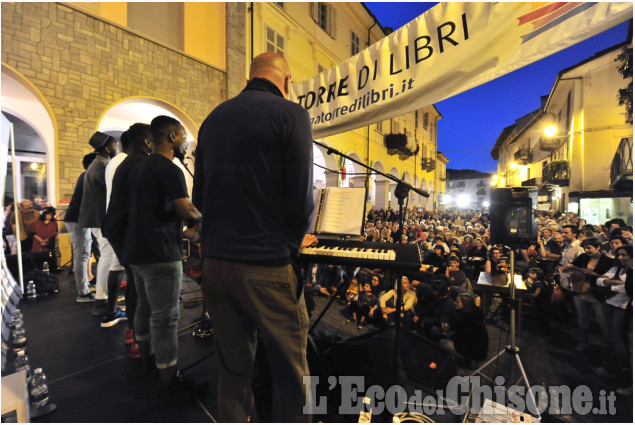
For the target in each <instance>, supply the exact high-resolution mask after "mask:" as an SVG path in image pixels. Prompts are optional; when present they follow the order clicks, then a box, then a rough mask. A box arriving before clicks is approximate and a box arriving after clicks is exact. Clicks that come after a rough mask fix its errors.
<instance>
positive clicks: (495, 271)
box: [485, 247, 509, 286]
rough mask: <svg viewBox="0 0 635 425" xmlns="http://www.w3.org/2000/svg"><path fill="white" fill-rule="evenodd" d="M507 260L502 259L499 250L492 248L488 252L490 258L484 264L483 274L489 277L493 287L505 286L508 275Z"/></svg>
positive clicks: (505, 258)
mask: <svg viewBox="0 0 635 425" xmlns="http://www.w3.org/2000/svg"><path fill="white" fill-rule="evenodd" d="M508 261H509V259H508V258H507V257H503V253H502V251H501V250H500V248H497V247H493V248H492V249H491V250H490V258H489V260H487V261H486V262H485V273H487V274H488V275H489V278H490V281H491V282H492V283H493V284H494V285H502V286H504V285H506V284H507V273H509V264H508Z"/></svg>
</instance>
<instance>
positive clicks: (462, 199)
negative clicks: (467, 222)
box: [456, 194, 470, 208]
mask: <svg viewBox="0 0 635 425" xmlns="http://www.w3.org/2000/svg"><path fill="white" fill-rule="evenodd" d="M456 204H457V205H458V206H459V207H460V208H465V207H467V206H468V205H470V197H469V196H467V195H465V194H463V195H459V196H457V197H456Z"/></svg>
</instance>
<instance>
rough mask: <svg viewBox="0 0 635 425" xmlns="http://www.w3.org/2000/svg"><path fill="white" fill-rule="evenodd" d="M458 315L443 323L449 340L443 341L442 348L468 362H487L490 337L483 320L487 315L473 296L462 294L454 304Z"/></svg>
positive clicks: (443, 328)
mask: <svg viewBox="0 0 635 425" xmlns="http://www.w3.org/2000/svg"><path fill="white" fill-rule="evenodd" d="M454 308H455V310H456V314H455V315H452V316H451V317H450V319H449V320H448V321H447V322H444V323H442V325H441V326H442V330H443V331H445V332H447V333H448V336H449V339H447V338H445V339H443V340H442V341H441V346H443V347H444V348H446V349H447V350H448V351H450V352H452V353H454V354H455V355H456V356H457V357H460V358H462V359H464V360H466V361H467V363H468V364H467V365H466V366H467V367H470V366H471V364H470V363H471V361H473V360H477V361H481V360H485V358H486V357H487V349H488V348H489V335H488V333H487V328H486V327H485V323H484V322H483V320H484V319H485V315H484V314H483V311H482V310H481V309H480V308H478V306H477V305H476V304H475V302H474V298H473V296H472V295H471V294H468V293H461V294H458V296H457V297H456V301H455V302H454Z"/></svg>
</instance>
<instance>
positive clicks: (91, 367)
mask: <svg viewBox="0 0 635 425" xmlns="http://www.w3.org/2000/svg"><path fill="white" fill-rule="evenodd" d="M57 276H58V277H59V279H60V292H59V294H56V295H51V296H48V297H43V298H41V299H38V300H37V301H36V302H33V303H29V302H26V301H23V302H22V303H21V306H20V308H21V310H22V312H23V314H24V322H25V328H26V331H27V351H28V355H29V356H30V357H31V367H32V369H35V368H37V367H42V368H43V369H44V372H45V373H46V375H47V376H48V379H49V388H50V402H51V403H56V404H57V410H56V411H55V412H53V413H52V414H50V415H48V416H44V417H41V418H37V419H34V420H33V422H85V423H94V422H213V421H214V416H215V415H216V401H215V400H216V382H217V370H216V363H215V358H214V356H213V343H212V341H213V337H208V338H205V339H201V338H198V337H194V336H192V329H191V328H189V329H185V330H183V331H181V332H180V333H179V366H180V368H182V369H184V368H188V366H189V365H192V364H194V366H193V367H191V368H190V369H189V370H187V372H186V375H189V376H192V377H194V378H195V379H197V380H199V381H201V380H207V381H208V382H209V384H210V387H209V392H208V393H207V395H206V396H205V397H203V398H201V399H200V400H198V402H196V403H192V404H191V405H190V406H188V407H186V408H179V409H169V408H166V407H164V406H161V405H159V404H158V403H157V401H156V399H157V397H156V391H157V390H156V388H157V382H156V381H154V382H151V383H143V382H141V380H140V379H139V376H138V362H139V361H138V360H131V359H129V358H128V347H127V346H126V345H125V344H124V334H125V331H126V329H127V326H126V325H125V323H120V324H118V325H116V326H114V327H112V328H107V329H102V328H100V326H99V317H98V316H93V315H92V314H91V309H92V303H76V302H75V289H74V281H73V278H72V277H71V278H69V277H68V270H67V269H64V270H63V271H62V272H60V273H59V274H57ZM200 297H201V292H200V287H199V286H198V284H196V283H195V282H194V281H192V280H191V279H189V278H187V277H186V278H185V279H184V282H183V289H182V298H183V302H182V303H181V320H180V323H179V328H180V329H182V328H185V327H186V326H188V325H190V324H191V323H193V322H195V321H196V320H198V319H199V318H200V316H201V313H202V305H201V303H196V302H195V303H194V304H195V305H194V306H193V307H191V308H185V306H186V305H189V304H191V303H188V301H190V300H196V299H200ZM326 303H327V299H325V298H322V297H317V299H316V309H315V313H314V315H313V318H312V319H313V320H314V319H315V318H316V317H317V316H318V315H319V313H320V311H321V310H322V309H323V308H324V306H325V305H326ZM525 317H527V315H525ZM346 318H347V316H346V313H345V307H344V306H343V305H341V304H339V303H337V302H335V303H333V305H332V306H331V308H330V309H329V311H328V312H327V314H326V315H325V316H324V318H323V319H322V321H321V322H320V323H319V325H318V329H320V330H323V331H328V332H330V333H333V334H336V335H338V336H340V337H343V338H350V337H354V336H357V335H361V334H363V333H366V332H369V331H371V330H373V329H374V327H373V326H367V327H366V328H365V329H364V330H358V329H357V328H356V327H355V326H353V325H352V324H350V323H346ZM523 325H524V327H523V328H524V329H523V337H522V338H519V339H518V341H517V345H518V346H519V348H520V350H521V360H522V363H523V366H524V368H525V371H526V372H527V375H528V379H529V382H530V384H531V385H568V386H571V387H572V388H573V387H575V386H578V385H586V386H588V387H589V388H590V389H591V391H592V393H593V394H594V395H595V397H596V398H597V394H600V391H602V390H604V391H607V392H610V391H612V390H615V389H616V388H618V387H621V386H625V385H628V384H630V379H629V377H627V376H624V375H623V376H621V377H619V378H615V379H605V378H601V377H599V376H596V375H594V374H593V373H592V372H591V368H592V367H594V366H598V365H599V364H600V362H601V360H602V358H601V356H602V355H603V354H602V351H601V350H600V348H599V347H597V348H596V349H593V350H591V351H590V352H588V353H586V354H583V353H577V352H575V351H573V347H574V346H575V345H576V341H575V338H574V335H575V334H574V332H575V326H573V325H572V324H567V325H558V326H552V327H551V330H550V333H549V335H543V332H541V331H540V330H539V329H538V326H536V325H535V324H533V323H530V322H529V321H527V319H525V322H524V324H523ZM506 329H507V320H505V319H499V320H497V321H495V322H492V323H489V324H488V330H489V334H490V349H489V356H494V355H495V354H496V353H498V351H500V349H502V348H503V347H504V345H505V344H506V338H507V332H506ZM596 340H597V339H596ZM598 341H599V340H598ZM489 356H488V358H489ZM201 359H203V360H202V361H200V362H199V363H197V362H198V361H199V360H201ZM7 361H8V364H12V361H13V355H12V354H10V355H9V356H8V358H7ZM195 363H197V364H195ZM499 366H500V365H499ZM8 370H9V367H8ZM501 370H502V368H501ZM470 373H471V371H470V370H465V369H459V375H469V374H470ZM501 374H503V373H501ZM632 401H633V400H632V396H629V397H622V396H619V395H617V400H616V414H614V415H594V414H592V413H590V414H588V415H585V416H581V415H576V414H573V415H555V416H548V417H545V418H544V419H543V421H545V420H554V421H563V422H632V416H633V414H632Z"/></svg>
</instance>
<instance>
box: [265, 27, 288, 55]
mask: <svg viewBox="0 0 635 425" xmlns="http://www.w3.org/2000/svg"><path fill="white" fill-rule="evenodd" d="M266 38H267V51H268V52H275V53H279V54H281V55H283V56H284V37H283V36H282V35H280V34H279V33H278V32H276V30H274V29H273V28H271V27H269V26H267V37H266Z"/></svg>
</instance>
